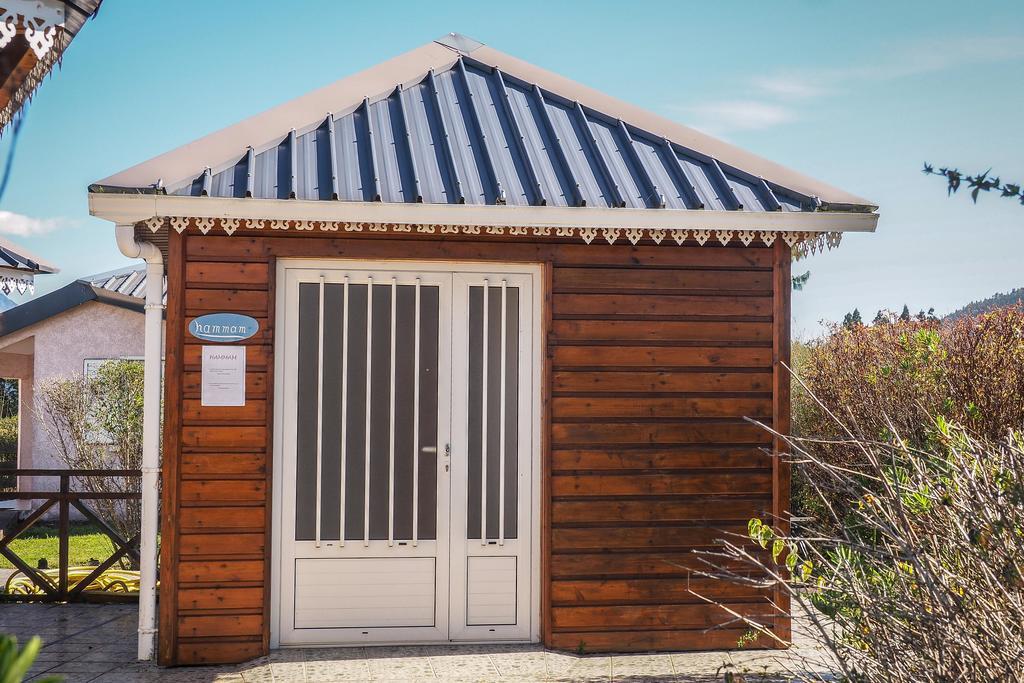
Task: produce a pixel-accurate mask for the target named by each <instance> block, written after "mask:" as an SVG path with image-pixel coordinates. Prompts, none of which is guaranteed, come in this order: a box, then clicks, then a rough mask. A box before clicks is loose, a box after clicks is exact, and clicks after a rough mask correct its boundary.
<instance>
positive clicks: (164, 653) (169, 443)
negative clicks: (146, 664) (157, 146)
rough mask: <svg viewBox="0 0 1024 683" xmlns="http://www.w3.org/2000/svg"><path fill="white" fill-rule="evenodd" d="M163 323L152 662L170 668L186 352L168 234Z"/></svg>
mask: <svg viewBox="0 0 1024 683" xmlns="http://www.w3.org/2000/svg"><path fill="white" fill-rule="evenodd" d="M168 233H169V234H168V245H167V252H168V254H167V269H166V272H167V312H166V316H167V322H166V326H165V332H164V334H165V339H164V377H165V379H164V434H163V437H164V448H163V454H162V456H161V459H162V461H163V462H162V463H161V473H162V477H161V479H162V489H161V491H162V500H161V501H160V524H161V527H160V598H159V599H160V602H159V618H158V623H159V627H158V629H159V632H158V634H157V635H158V638H157V641H158V642H157V661H158V662H159V663H160V664H163V665H168V664H173V663H174V662H175V660H176V659H177V650H178V604H177V603H178V577H177V573H178V526H179V522H178V519H179V504H180V502H181V501H180V496H179V493H178V492H179V490H180V484H179V475H180V466H179V463H180V459H181V393H182V386H181V385H182V372H183V367H182V366H183V364H184V361H183V355H184V352H185V349H184V346H185V282H184V280H185V235H182V234H178V233H177V232H176V231H173V230H171V231H168Z"/></svg>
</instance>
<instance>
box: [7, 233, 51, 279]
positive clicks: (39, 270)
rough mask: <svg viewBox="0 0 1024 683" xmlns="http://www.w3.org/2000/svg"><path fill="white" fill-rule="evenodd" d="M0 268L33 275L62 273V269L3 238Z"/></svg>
mask: <svg viewBox="0 0 1024 683" xmlns="http://www.w3.org/2000/svg"><path fill="white" fill-rule="evenodd" d="M0 268H10V269H12V270H16V271H24V272H25V273H26V274H33V275H38V274H48V273H58V272H60V269H58V268H57V267H56V266H54V265H53V264H50V263H47V262H46V261H44V260H42V259H41V258H39V257H37V256H35V255H34V254H32V253H30V252H28V251H26V250H25V249H24V248H23V247H20V246H18V245H16V244H14V243H13V242H11V241H9V240H7V239H5V238H3V237H0Z"/></svg>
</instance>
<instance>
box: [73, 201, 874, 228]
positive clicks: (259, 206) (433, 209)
mask: <svg viewBox="0 0 1024 683" xmlns="http://www.w3.org/2000/svg"><path fill="white" fill-rule="evenodd" d="M89 211H90V213H92V214H93V215H94V216H99V217H100V218H104V219H106V220H109V221H111V222H113V223H116V224H118V225H124V224H127V223H132V224H135V223H138V222H140V221H144V220H146V219H147V218H149V217H151V216H186V217H190V218H197V217H202V216H216V217H218V218H244V219H255V218H259V219H277V220H286V221H296V220H315V221H340V222H349V223H367V224H370V223H382V224H388V223H397V224H400V225H419V224H424V225H476V226H484V227H490V226H505V227H506V228H507V227H512V226H530V227H531V228H532V229H534V230H537V229H544V228H547V229H550V228H555V229H556V230H557V229H561V230H563V231H566V230H572V229H578V228H596V229H598V230H601V229H602V228H620V229H621V228H623V227H624V226H629V227H633V228H642V229H644V230H651V229H662V230H734V231H735V230H770V231H774V232H780V233H781V232H815V233H824V232H873V231H874V229H875V226H876V225H877V223H878V214H877V213H860V212H848V211H717V210H708V209H704V210H701V211H693V210H685V209H658V210H653V209H630V208H600V207H565V206H511V205H505V206H491V205H475V204H431V203H427V202H424V203H415V202H409V203H405V202H349V201H318V200H302V199H252V198H248V199H245V198H224V197H188V196H180V195H161V194H119V193H113V192H111V193H104V192H91V193H89ZM561 236H563V237H564V236H566V235H561Z"/></svg>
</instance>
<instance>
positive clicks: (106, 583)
mask: <svg viewBox="0 0 1024 683" xmlns="http://www.w3.org/2000/svg"><path fill="white" fill-rule="evenodd" d="M95 570H96V567H89V566H85V567H68V588H69V589H70V588H73V587H74V586H76V585H78V583H79V582H80V581H83V580H84V579H85V578H86V577H88V576H89V574H91V573H92V572H93V571H95ZM37 573H38V574H41V575H43V576H45V577H46V578H48V579H50V581H52V582H53V585H54V586H56V585H57V581H58V580H59V571H58V570H56V569H39V570H37ZM85 590H87V591H104V592H107V593H137V592H138V591H139V572H137V571H127V570H123V569H108V570H107V571H105V572H103V573H102V574H100V575H99V576H98V577H96V578H95V579H93V580H92V582H91V583H89V585H88V586H86V587H85ZM4 591H5V592H6V593H7V594H8V595H34V594H39V593H42V592H43V591H42V589H40V588H39V586H37V585H35V584H34V583H32V579H30V578H29V577H28V576H26V575H25V574H24V573H22V572H20V571H17V572H14V573H13V574H11V575H10V576H9V577H8V578H7V583H6V584H5V585H4Z"/></svg>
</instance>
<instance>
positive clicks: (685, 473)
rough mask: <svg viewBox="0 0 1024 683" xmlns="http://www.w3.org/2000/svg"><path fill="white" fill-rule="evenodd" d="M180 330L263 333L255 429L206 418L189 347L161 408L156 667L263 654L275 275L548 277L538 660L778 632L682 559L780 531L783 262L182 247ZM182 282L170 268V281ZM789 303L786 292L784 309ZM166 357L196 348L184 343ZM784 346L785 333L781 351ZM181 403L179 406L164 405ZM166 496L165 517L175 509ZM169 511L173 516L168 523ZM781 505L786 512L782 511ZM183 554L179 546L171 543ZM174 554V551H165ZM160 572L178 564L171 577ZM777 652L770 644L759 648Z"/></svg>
mask: <svg viewBox="0 0 1024 683" xmlns="http://www.w3.org/2000/svg"><path fill="white" fill-rule="evenodd" d="M180 241H181V243H182V247H181V251H180V252H176V251H175V248H174V243H175V238H174V237H173V236H172V242H171V257H172V260H173V259H174V257H175V254H176V253H180V256H179V258H181V259H183V261H184V263H183V266H182V274H181V286H180V288H179V287H175V286H173V278H172V280H171V282H170V285H171V295H170V297H171V299H172V301H173V299H175V297H181V300H182V302H183V303H182V306H181V308H180V314H181V316H183V323H187V322H188V320H190V319H191V318H192V317H193V316H196V315H201V314H202V313H206V312H210V311H214V310H234V311H239V312H244V313H247V314H249V315H252V316H254V317H257V318H258V319H260V323H261V327H262V331H261V334H259V335H258V336H256V337H254V338H252V339H250V340H248V341H247V342H246V344H247V345H248V353H247V362H248V368H247V370H248V375H247V384H248V395H249V397H250V401H249V404H248V405H247V406H246V407H245V408H244V409H237V408H204V407H201V406H200V405H199V400H198V399H199V381H200V379H199V369H200V368H199V346H200V344H199V343H198V342H196V340H191V339H183V338H181V337H179V338H178V339H175V340H172V339H171V338H170V337H169V339H168V349H169V351H170V349H171V348H172V346H173V345H174V343H179V344H180V346H181V365H180V367H175V366H172V365H171V362H172V358H171V354H170V353H169V354H168V373H169V376H170V375H173V373H174V372H176V371H177V370H178V369H180V370H181V382H180V401H179V405H177V406H175V407H170V406H169V407H168V409H167V415H168V424H167V431H172V428H174V427H175V425H174V424H173V423H172V422H170V420H171V418H172V417H173V418H174V419H176V420H177V421H178V424H177V426H176V435H175V436H173V437H171V438H168V440H167V441H166V442H165V458H172V457H175V456H174V453H175V451H174V449H178V451H179V453H178V455H177V456H176V457H177V458H178V464H177V465H176V467H168V468H167V470H168V471H171V470H172V469H177V470H178V472H179V475H178V481H177V483H176V484H174V485H171V486H168V485H167V484H166V483H165V510H166V509H167V505H168V504H172V503H173V504H172V505H171V509H172V510H175V509H176V510H177V511H176V512H174V513H173V518H174V520H175V524H176V525H177V526H176V527H174V528H168V527H167V526H166V525H165V527H164V539H165V548H166V547H167V546H170V547H172V548H174V549H175V550H174V552H175V553H176V557H173V558H169V557H168V555H167V553H165V555H164V562H165V567H164V580H165V582H166V581H168V580H170V581H173V582H175V583H176V584H177V585H176V591H175V589H171V590H167V589H168V586H167V583H165V584H164V598H165V600H166V598H167V597H169V596H172V597H171V600H170V601H167V604H162V605H161V610H162V618H163V621H162V622H161V623H162V626H166V627H168V628H171V629H173V631H174V632H173V634H164V633H162V634H161V653H162V656H163V657H164V661H166V662H168V663H179V664H186V663H197V662H216V661H240V660H243V659H246V658H249V657H252V656H255V655H257V654H260V653H262V652H264V651H265V648H266V646H267V634H268V632H269V624H268V623H267V615H268V614H269V611H268V608H269V598H270V596H269V586H268V585H267V581H268V577H269V573H268V568H269V562H270V558H269V547H270V537H269V535H268V528H269V527H268V524H269V519H270V508H269V503H270V500H269V499H270V488H269V480H270V476H271V474H270V472H269V469H270V458H271V442H270V437H271V435H270V431H269V428H270V425H271V416H272V414H273V409H272V403H271V398H272V395H273V387H272V378H271V377H270V375H269V374H268V373H269V371H270V370H271V369H272V366H273V347H272V345H271V344H272V341H273V310H272V308H273V302H272V298H273V291H272V284H271V278H272V265H273V262H274V260H275V259H277V258H290V257H315V258H358V259H387V258H401V259H444V260H463V261H467V260H477V261H491V260H493V261H519V262H538V263H545V264H547V268H546V269H545V273H546V278H549V280H550V285H549V286H550V291H549V292H547V293H546V294H547V299H546V303H547V306H546V310H547V314H546V315H547V317H548V318H549V323H548V325H549V329H548V330H547V338H546V340H545V342H546V345H547V359H546V367H545V369H544V376H545V377H546V378H547V383H546V384H547V386H545V387H544V392H543V400H544V413H545V415H546V416H547V418H546V422H547V424H546V425H545V432H546V433H545V434H544V439H543V440H544V443H545V450H546V452H545V453H543V454H542V463H543V472H542V474H543V478H544V490H545V491H546V492H548V493H549V497H547V498H546V499H545V502H544V507H543V512H544V514H545V515H546V516H547V518H546V519H543V520H542V526H543V529H544V533H543V538H542V553H543V554H544V560H543V563H542V565H543V567H544V571H543V574H544V575H543V576H542V582H543V583H542V599H543V607H542V611H543V615H542V616H543V624H544V638H545V642H546V643H547V644H548V645H550V646H553V647H556V648H566V649H576V648H578V647H580V646H581V644H582V647H583V648H584V649H585V650H587V651H598V650H650V649H693V648H699V649H707V648H720V647H735V646H736V644H737V640H738V639H739V637H740V636H741V635H742V633H743V632H744V631H745V630H746V629H744V628H742V627H739V626H736V625H733V626H731V627H728V628H721V629H713V630H710V631H709V630H708V629H709V628H710V627H713V626H716V625H718V624H723V623H725V622H727V621H729V620H730V619H731V617H729V616H728V615H727V614H725V612H723V611H722V610H721V609H719V608H717V607H714V606H711V605H708V604H706V603H705V602H703V601H702V600H701V599H700V598H699V597H698V595H696V594H700V595H704V596H707V597H711V598H714V599H717V600H721V601H723V602H725V603H726V604H728V605H729V606H730V608H731V609H734V610H736V611H737V612H740V613H743V614H751V615H757V616H758V617H759V618H761V619H763V620H766V621H767V622H768V623H775V625H776V628H777V629H778V630H780V631H785V630H786V629H787V628H788V624H785V623H783V621H784V620H781V619H776V620H774V621H773V618H772V616H771V612H772V610H771V609H770V608H769V606H768V603H767V600H766V598H767V597H768V594H767V593H765V592H764V591H760V590H756V589H751V588H746V587H739V586H732V585H728V584H723V583H718V582H714V581H710V580H707V579H700V578H697V577H694V576H693V572H694V570H695V569H697V568H698V566H699V563H698V562H697V560H696V558H695V556H694V554H693V553H692V551H693V550H694V549H698V548H710V547H713V544H714V542H715V539H717V538H720V537H721V536H722V535H723V534H725V533H743V532H744V530H745V527H746V521H747V520H748V519H749V518H750V517H752V516H765V515H770V514H771V513H772V512H773V511H777V510H780V509H782V508H781V507H780V505H781V501H778V500H776V498H777V497H778V495H779V494H778V489H777V488H776V487H777V486H778V479H779V477H780V476H781V475H780V473H779V472H778V471H776V470H775V469H773V465H772V461H771V459H770V458H768V457H766V456H765V455H764V454H763V453H762V452H761V449H762V448H770V447H771V446H772V440H771V438H770V437H769V435H768V434H767V432H765V431H764V430H762V429H759V428H758V427H756V426H753V425H750V424H749V423H747V422H746V421H744V419H743V418H744V417H745V416H750V417H754V418H757V419H760V420H762V421H764V422H765V423H767V424H772V423H773V413H774V412H775V411H776V410H778V402H777V401H776V400H775V397H774V395H773V387H774V386H776V385H777V384H778V381H779V380H778V376H777V375H776V373H774V372H773V362H774V361H775V360H776V359H777V358H779V357H780V356H779V351H780V349H776V348H775V346H776V345H778V344H779V335H778V332H777V330H776V329H775V327H774V321H775V312H776V311H778V310H779V300H778V297H777V296H776V292H775V286H774V283H775V282H778V281H780V279H779V277H778V275H777V273H776V272H775V271H774V268H773V266H774V265H775V264H776V261H777V258H776V254H777V253H779V252H778V250H773V249H769V248H763V247H753V246H751V247H743V246H740V245H738V244H736V245H730V246H728V247H721V246H710V245H708V246H704V247H697V246H684V247H680V246H677V245H675V244H671V245H669V244H662V245H658V246H656V245H653V244H640V245H637V246H633V245H629V244H628V243H623V244H616V245H607V244H596V243H595V244H592V245H584V244H582V243H579V242H576V241H564V240H563V241H555V240H550V241H548V242H533V241H525V240H522V239H519V240H516V239H515V238H507V237H505V238H503V237H494V236H488V237H486V238H473V239H467V238H466V237H465V236H431V235H416V234H414V235H410V236H403V237H402V238H401V239H396V238H394V236H384V235H378V234H371V233H361V234H359V235H358V236H344V237H340V238H338V237H322V236H319V235H313V234H308V233H306V234H303V233H296V232H292V231H280V232H279V231H275V232H264V231H245V230H242V231H239V232H237V233H236V234H235V235H233V236H231V237H227V236H223V235H216V234H215V233H213V234H210V235H205V236H204V235H198V234H187V236H186V237H184V238H183V239H181V240H180ZM171 267H172V268H173V267H175V266H174V264H173V263H172V264H171ZM783 296H784V298H785V299H786V300H787V301H788V291H787V292H785V293H784V295H783ZM175 310H176V309H175V306H174V305H173V303H171V304H170V305H169V325H168V335H172V334H174V335H181V336H183V335H184V324H172V321H171V316H172V314H173V312H174V311H175ZM786 333H787V334H788V330H787V332H786ZM173 396H174V394H173V392H170V391H169V392H168V400H169V401H170V400H171V399H172V397H173ZM168 492H171V493H170V495H172V496H173V497H174V498H175V500H174V501H170V500H168V499H167V496H168ZM174 505H177V508H175V507H174ZM785 505H788V500H787V501H785ZM174 536H177V538H176V539H175V538H173V537H174ZM169 538H170V539H171V540H170V542H168V539H169ZM168 561H171V562H175V563H176V570H174V571H173V572H171V573H169V570H168V567H167V563H168ZM762 644H763V645H768V643H762Z"/></svg>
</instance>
